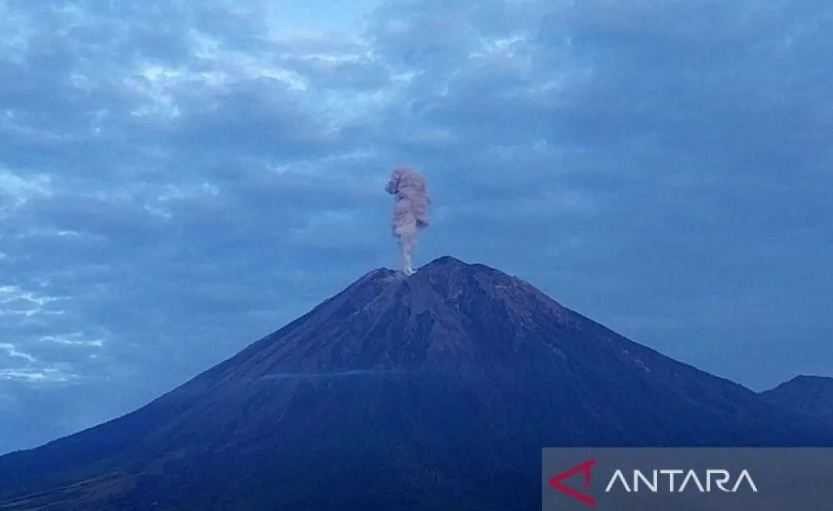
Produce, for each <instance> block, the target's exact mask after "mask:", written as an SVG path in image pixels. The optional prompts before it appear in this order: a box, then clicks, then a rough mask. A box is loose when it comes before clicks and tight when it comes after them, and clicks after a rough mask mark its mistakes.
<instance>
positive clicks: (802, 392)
mask: <svg viewBox="0 0 833 511" xmlns="http://www.w3.org/2000/svg"><path fill="white" fill-rule="evenodd" d="M761 397H763V399H764V400H766V401H768V402H770V403H772V404H774V405H777V406H780V407H782V408H784V409H787V410H791V411H794V412H797V413H801V414H804V415H807V416H810V417H815V418H818V419H822V420H825V421H827V422H828V423H830V424H833V378H825V377H822V376H796V377H795V378H793V379H792V380H790V381H788V382H785V383H782V384H781V385H779V386H777V387H775V388H774V389H771V390H768V391H766V392H762V393H761Z"/></svg>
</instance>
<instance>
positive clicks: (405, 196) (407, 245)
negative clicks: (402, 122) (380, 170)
mask: <svg viewBox="0 0 833 511" xmlns="http://www.w3.org/2000/svg"><path fill="white" fill-rule="evenodd" d="M385 191H387V192H388V193H389V194H391V195H393V197H394V204H393V235H394V236H396V238H398V239H399V247H400V249H401V251H402V271H403V272H404V273H405V274H406V275H412V274H413V273H414V268H413V264H412V262H411V259H412V255H413V252H414V248H416V240H417V234H418V233H419V231H420V230H421V229H424V228H426V227H428V204H429V203H430V202H431V201H430V199H429V198H428V190H427V188H426V186H425V177H424V176H423V175H422V174H420V173H419V172H417V171H416V170H413V169H408V168H400V169H396V170H394V171H393V174H391V176H390V181H388V185H387V186H386V187H385Z"/></svg>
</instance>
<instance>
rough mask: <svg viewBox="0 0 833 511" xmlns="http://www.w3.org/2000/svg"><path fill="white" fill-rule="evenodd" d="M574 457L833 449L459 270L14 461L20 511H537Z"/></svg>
mask: <svg viewBox="0 0 833 511" xmlns="http://www.w3.org/2000/svg"><path fill="white" fill-rule="evenodd" d="M557 445H833V433H830V432H829V431H827V430H825V429H823V428H821V427H820V426H818V425H816V424H814V423H813V421H810V420H804V419H802V418H800V417H797V416H795V415H793V414H791V413H790V412H787V411H782V410H781V409H779V408H777V407H775V406H772V405H771V404H769V403H767V402H765V401H764V400H762V399H761V398H760V397H759V396H757V395H756V394H755V393H753V392H751V391H749V390H747V389H745V388H743V387H741V386H739V385H736V384H734V383H732V382H729V381H727V380H724V379H720V378H716V377H714V376H711V375H708V374H706V373H704V372H702V371H699V370H697V369H695V368H693V367H690V366H688V365H685V364H682V363H679V362H676V361H674V360H671V359H669V358H667V357H665V356H663V355H661V354H659V353H657V352H655V351H653V350H650V349H648V348H646V347H644V346H640V345H639V344H636V343H634V342H631V341H629V340H627V339H625V338H623V337H621V336H619V335H618V334H616V333H614V332H612V331H610V330H608V329H606V328H604V327H603V326H601V325H599V324H597V323H594V322H593V321H591V320H589V319H587V318H585V317H583V316H581V315H579V314H577V313H575V312H573V311H570V310H569V309H566V308H564V307H563V306H561V305H560V304H558V303H557V302H555V301H553V300H552V299H550V298H548V297H547V296H545V295H544V294H543V293H541V292H540V291H538V290H537V289H535V288H534V287H532V286H531V285H529V284H528V283H526V282H524V281H521V280H519V279H516V278H513V277H510V276H508V275H506V274H504V273H501V272H499V271H497V270H494V269H492V268H489V267H486V266H482V265H469V264H465V263H463V262H461V261H458V260H456V259H453V258H450V257H444V258H440V259H438V260H436V261H434V262H432V263H430V264H429V265H427V266H425V267H423V268H421V269H420V270H419V271H418V272H417V273H416V274H415V275H413V276H411V277H405V276H403V275H402V274H401V273H398V272H394V271H391V270H387V269H379V270H374V271H372V272H370V273H368V274H367V275H365V276H364V277H362V278H361V279H359V280H358V281H356V282H355V283H354V284H352V285H351V286H349V287H348V288H347V289H345V290H344V291H343V292H341V293H340V294H338V295H336V296H334V297H332V298H330V299H329V300H327V301H325V302H324V303H322V304H321V305H320V306H318V307H316V308H315V309H314V310H313V311H311V312H310V313H308V314H306V315H305V316H303V317H301V318H299V319H298V320H296V321H294V322H292V323H290V324H289V325H287V326H285V327H284V328H282V329H281V330H279V331H277V332H275V333H274V334H272V335H269V336H267V337H266V338H264V339H262V340H260V341H258V342H256V343H254V344H253V345H251V346H249V347H248V348H246V349H245V350H243V351H242V352H240V353H239V354H238V355H236V356H235V357H233V358H231V359H229V360H227V361H225V362H223V363H221V364H219V365H217V366H215V367H214V368H212V369H210V370H208V371H206V372H205V373H203V374H201V375H199V376H197V377H196V378H194V379H193V380H191V381H189V382H188V383H186V384H185V385H183V386H181V387H179V388H177V389H175V390H174V391H172V392H170V393H169V394H166V395H165V396H162V397H161V398H159V399H157V400H156V401H154V402H153V403H151V404H149V405H148V406H146V407H144V408H142V409H140V410H138V411H136V412H134V413H132V414H129V415H127V416H125V417H122V418H120V419H117V420H114V421H111V422H109V423H106V424H103V425H101V426H98V427H96V428H93V429H91V430H87V431H84V432H82V433H79V434H76V435H73V436H70V437H67V438H64V439H61V440H58V441H56V442H53V443H50V444H48V445H46V446H43V447H41V448H38V449H34V450H32V451H25V452H19V453H14V454H11V455H8V456H4V457H0V510H4V511H8V510H12V509H14V510H23V509H66V508H67V507H70V506H71V507H70V508H72V509H149V508H152V509H201V510H203V509H223V510H226V509H229V510H233V509H240V510H243V509H277V508H282V509H336V508H337V509H340V510H344V509H415V508H418V509H449V508H455V509H481V510H482V509H496V510H497V509H501V510H505V509H530V508H533V507H535V506H538V505H539V503H538V499H539V497H540V489H539V486H538V485H539V481H538V477H539V474H538V470H539V463H540V449H541V448H542V447H544V446H557ZM3 498H6V499H7V500H6V501H5V504H4V503H3ZM70 503H71V504H70ZM4 505H5V507H4ZM49 506H52V507H49Z"/></svg>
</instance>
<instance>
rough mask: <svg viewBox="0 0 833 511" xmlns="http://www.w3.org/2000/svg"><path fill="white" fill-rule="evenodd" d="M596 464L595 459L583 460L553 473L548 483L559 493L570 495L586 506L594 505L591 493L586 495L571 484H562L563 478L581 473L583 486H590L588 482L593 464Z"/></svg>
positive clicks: (591, 476)
mask: <svg viewBox="0 0 833 511" xmlns="http://www.w3.org/2000/svg"><path fill="white" fill-rule="evenodd" d="M595 464H596V460H593V459H590V460H587V461H583V462H581V463H579V464H578V465H576V466H574V467H572V468H568V469H567V470H565V471H564V472H560V473H558V474H555V475H554V476H552V478H550V480H549V481H548V483H549V485H550V486H552V487H553V488H555V489H556V490H558V491H560V492H561V493H563V494H565V495H567V496H570V497H572V498H574V499H576V500H577V501H579V502H581V503H582V504H584V505H585V506H587V507H596V498H595V497H594V496H592V495H588V494H586V493H583V492H580V491H578V490H576V489H575V488H573V487H572V486H567V485H566V484H564V480H565V479H569V478H571V477H573V476H574V475H576V474H582V475H583V476H584V488H588V489H589V488H590V484H591V482H592V480H593V472H592V471H593V466H594V465H595Z"/></svg>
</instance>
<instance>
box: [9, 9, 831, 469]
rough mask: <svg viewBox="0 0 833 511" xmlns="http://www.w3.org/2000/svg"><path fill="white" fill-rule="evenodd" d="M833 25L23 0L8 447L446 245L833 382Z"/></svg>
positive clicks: (705, 358) (707, 359) (578, 301)
mask: <svg viewBox="0 0 833 511" xmlns="http://www.w3.org/2000/svg"><path fill="white" fill-rule="evenodd" d="M831 25H833V4H830V3H829V2H824V1H820V0H807V1H803V2H793V1H786V0H768V1H766V2H761V1H759V0H735V1H732V2H726V1H723V0H720V1H717V0H686V1H680V0H667V1H663V2H656V1H653V0H652V1H648V0H632V1H629V2H619V1H614V0H580V1H578V0H577V1H562V0H544V1H536V0H502V1H501V0H479V1H477V2H465V3H463V2H449V1H446V0H443V1H439V0H437V1H434V0H427V1H421V2H414V1H376V0H361V1H357V0H350V1H346V0H341V1H320V0H306V1H304V2H285V1H266V0H250V1H242V0H234V1H232V0H204V1H200V2H192V1H176V0H170V1H155V0H145V1H143V2H120V1H116V0H110V1H106V0H89V1H74V2H69V1H62V2H58V1H52V0H42V1H38V2H32V1H29V0H0V32H2V33H3V34H4V35H3V37H2V38H0V453H1V452H7V451H11V450H15V449H21V448H29V447H33V446H36V445H39V444H41V443H44V442H46V441H49V440H52V439H55V438H57V437H59V436H62V435H66V434H69V433H72V432H75V431H78V430H80V429H83V428H86V427H89V426H92V425H95V424H97V423H99V422H102V421H105V420H108V419H111V418H113V417H116V416H118V415H121V414H124V413H126V412H129V411H131V410H133V409H135V408H137V407H139V406H141V405H143V404H145V403H147V402H149V401H150V400H152V399H154V398H155V397H158V396H159V395H161V394H162V393H164V392H166V391H168V390H171V389H172V388H174V387H175V386H177V385H179V384H181V383H183V382H185V381H186V380H187V379H189V378H191V377H193V376H194V375H196V374H198V373H200V372H201V371H203V370H205V369H207V368H209V367H211V366H212V365H214V364H216V363H217V362H220V361H222V360H224V359H225V358H227V357H229V356H231V355H233V354H235V353H236V352H237V351H239V350H240V349H242V348H243V347H245V346H247V345H248V344H250V343H251V342H253V341H255V340H257V339H258V338H260V337H262V336H264V335H266V334H268V333H270V332H272V331H274V330H276V329H278V328H279V327H280V326H282V325H283V324H285V323H287V322H288V321H290V320H292V319H294V318H295V317H297V316H298V315H300V314H302V313H304V312H306V311H307V310H309V309H310V308H311V307H313V306H314V305H316V304H317V303H319V302H320V301H322V300H323V299H325V298H326V297H328V296H330V295H332V294H334V293H336V292H338V291H339V290H341V289H342V288H343V287H345V286H346V285H347V284H349V283H350V282H352V281H353V280H355V279H356V278H358V277H359V276H360V275H362V274H364V273H365V272H367V271H369V270H370V269H372V268H375V267H380V266H389V267H390V266H394V265H395V264H396V263H397V257H398V256H397V247H396V244H395V240H394V239H393V238H392V237H391V232H390V226H389V222H390V210H391V197H390V196H389V195H387V194H386V193H385V192H384V185H385V182H386V180H387V178H388V176H389V173H390V171H391V169H392V168H393V167H395V166H398V165H403V164H405V165H410V166H413V167H416V168H418V169H420V170H421V171H423V172H424V173H425V175H426V176H427V178H428V182H429V189H430V192H431V194H432V199H433V205H432V211H431V215H432V222H433V225H432V226H431V227H430V229H428V230H427V231H425V232H424V233H423V235H422V237H421V240H420V245H419V247H418V248H417V252H416V256H415V257H416V259H415V262H416V264H424V263H426V262H428V261H430V260H431V259H432V258H435V257H438V256H441V255H446V254H449V255H453V256H456V257H458V258H460V259H463V260H465V261H468V262H480V263H485V264H488V265H490V266H494V267H497V268H499V269H501V270H503V271H506V272H508V273H511V274H514V275H517V276H519V277H521V278H523V279H525V280H527V281H529V282H531V283H533V284H534V285H536V286H537V287H539V288H540V289H542V290H543V291H545V292H546V293H548V294H549V295H550V296H552V297H553V298H555V299H556V300H558V301H559V302H561V303H562V304H564V305H566V306H568V307H570V308H573V309H575V310H577V311H579V312H581V313H583V314H585V315H587V316H589V317H591V318H593V319H595V320H597V321H599V322H601V323H603V324H605V325H607V326H608V327H610V328H612V329H614V330H616V331H618V332H620V333H622V334H624V335H626V336H628V337H630V338H632V339H633V340H635V341H637V342H640V343H643V344H645V345H648V346H650V347H652V348H655V349H657V350H659V351H661V352H663V353H665V354H667V355H670V356H672V357H674V358H677V359H679V360H682V361H684V362H687V363H690V364H693V365H695V366H697V367H699V368H701V369H704V370H706V371H709V372H712V373H714V374H717V375H719V376H722V377H726V378H730V379H732V380H734V381H737V382H739V383H741V384H743V385H746V386H748V387H750V388H752V389H754V390H762V389H765V388H769V387H772V386H774V385H776V384H778V383H780V382H782V381H785V380H787V379H790V378H792V377H793V376H795V375H796V374H818V375H826V376H833V342H831V339H830V333H831V332H833V314H831V313H830V296H831V292H833V272H831V271H830V270H829V268H828V267H829V265H830V263H831V260H833V257H831V256H833V202H831V200H830V197H831V189H832V188H833V144H831V143H830V137H831V134H832V133H831V129H832V128H833V96H831V88H830V84H831V83H833V61H831V60H830V58H829V56H830V55H831V54H833V35H831V34H833V30H831V29H832V28H833V26H831Z"/></svg>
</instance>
